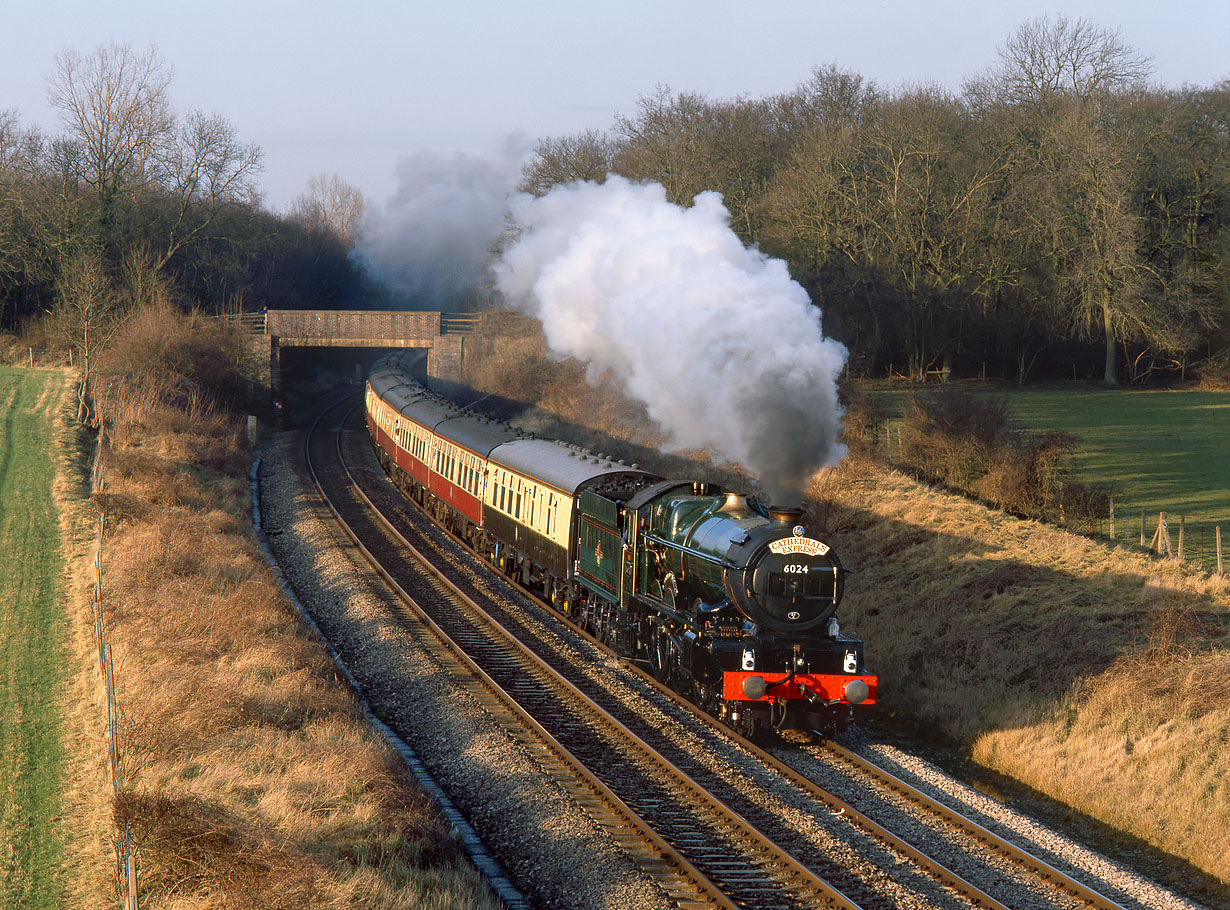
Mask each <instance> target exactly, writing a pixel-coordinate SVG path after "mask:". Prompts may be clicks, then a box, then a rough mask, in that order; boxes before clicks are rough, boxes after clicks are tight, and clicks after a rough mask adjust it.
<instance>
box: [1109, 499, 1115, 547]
mask: <svg viewBox="0 0 1230 910" xmlns="http://www.w3.org/2000/svg"><path fill="white" fill-rule="evenodd" d="M1110 539H1111V540H1114V539H1115V500H1114V499H1113V498H1112V499H1111V501H1110Z"/></svg>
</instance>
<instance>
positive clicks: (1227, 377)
mask: <svg viewBox="0 0 1230 910" xmlns="http://www.w3.org/2000/svg"><path fill="white" fill-rule="evenodd" d="M1200 387H1201V388H1202V389H1208V390H1209V391H1213V392H1225V391H1230V347H1225V348H1222V349H1221V350H1220V351H1218V352H1217V353H1216V354H1213V355H1211V356H1210V357H1209V358H1208V360H1206V361H1205V362H1204V363H1202V364H1201V365H1200Z"/></svg>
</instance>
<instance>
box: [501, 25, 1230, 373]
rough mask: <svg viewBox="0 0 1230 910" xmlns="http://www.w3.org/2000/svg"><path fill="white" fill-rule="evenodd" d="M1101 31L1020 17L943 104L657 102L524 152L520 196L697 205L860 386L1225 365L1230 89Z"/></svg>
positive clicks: (930, 99)
mask: <svg viewBox="0 0 1230 910" xmlns="http://www.w3.org/2000/svg"><path fill="white" fill-rule="evenodd" d="M1149 75H1150V66H1149V62H1148V60H1147V59H1145V58H1143V57H1142V56H1140V55H1139V54H1138V53H1136V52H1135V51H1134V50H1133V49H1132V48H1130V47H1128V46H1127V45H1125V44H1124V43H1123V42H1122V41H1121V40H1120V38H1119V36H1118V34H1117V33H1116V32H1112V31H1108V30H1105V29H1102V28H1099V27H1097V26H1095V25H1093V24H1091V23H1089V22H1087V21H1084V20H1077V21H1072V20H1068V19H1066V18H1063V17H1059V18H1056V19H1050V18H1045V19H1038V20H1033V21H1030V22H1027V23H1025V24H1023V25H1022V26H1021V27H1020V28H1019V29H1018V30H1017V31H1016V32H1015V33H1014V34H1013V35H1012V36H1011V37H1010V38H1009V39H1008V40H1007V41H1006V42H1005V43H1004V45H1003V46H1002V47H1001V48H1000V51H999V55H998V62H997V64H996V65H994V66H993V67H992V68H990V69H989V70H988V71H987V72H986V73H984V74H982V75H980V76H977V77H975V78H972V79H970V80H968V81H967V82H966V84H965V85H964V86H963V89H962V91H961V92H960V93H959V94H954V93H951V92H948V91H945V90H943V89H941V88H938V87H936V86H933V85H919V86H911V87H907V88H902V89H899V90H895V91H886V90H883V89H881V88H880V87H878V86H876V85H875V84H874V83H872V82H869V81H867V80H865V79H864V78H862V77H861V76H859V75H858V74H856V73H851V72H847V71H843V70H841V69H838V68H836V67H833V66H829V67H821V68H817V69H816V70H814V72H813V74H812V76H811V78H810V79H809V80H808V81H807V82H805V83H804V84H802V85H800V86H799V87H798V88H797V89H796V90H795V91H793V92H790V93H788V94H785V95H781V96H775V97H769V98H737V99H734V100H729V101H712V100H709V99H707V98H706V97H704V96H702V95H698V94H694V93H689V92H681V93H673V92H671V90H670V89H668V88H665V87H659V88H658V90H656V91H655V92H653V93H652V94H649V95H647V96H645V97H643V98H641V99H640V102H639V105H638V107H637V109H636V111H635V113H633V114H632V115H630V116H622V117H618V118H617V119H616V120H615V122H614V124H613V125H612V126H611V128H610V129H609V130H607V131H596V130H591V131H587V132H585V133H581V134H578V135H573V136H567V137H562V138H550V139H545V140H543V141H541V142H540V143H539V144H538V146H537V149H536V153H535V156H534V158H533V160H532V161H531V163H530V164H529V165H528V166H527V168H526V170H525V179H524V183H523V187H522V188H523V189H524V190H526V191H528V192H533V193H544V192H547V191H548V190H549V189H550V188H551V187H552V186H554V185H555V184H557V183H560V182H565V181H570V180H578V179H587V180H602V179H604V177H605V176H606V174H607V173H610V172H615V173H620V174H623V175H624V176H626V177H629V178H632V179H639V180H654V181H657V182H659V183H661V184H662V185H663V186H664V187H665V188H666V191H667V194H668V196H669V198H670V199H671V200H672V201H674V202H676V203H678V204H681V205H687V204H690V202H691V201H692V199H693V198H694V197H695V196H696V194H697V193H699V192H702V191H705V190H716V191H718V192H720V193H721V194H722V196H723V198H724V199H725V202H726V206H727V208H728V209H729V211H730V215H731V226H732V228H733V229H734V230H735V231H736V232H737V233H738V234H739V235H740V236H741V237H742V238H743V239H744V240H745V241H746V242H748V243H754V244H757V245H758V246H759V247H760V249H761V250H763V251H764V252H765V253H766V254H769V255H772V256H776V257H780V258H783V259H785V260H786V261H787V262H788V263H789V266H790V269H791V273H792V275H793V276H794V277H795V278H796V279H797V280H798V281H800V282H801V283H802V284H803V285H804V286H805V287H806V288H807V289H808V291H809V293H810V294H811V295H812V298H813V300H814V301H815V302H816V303H817V304H818V305H819V306H821V307H822V309H823V311H824V318H825V325H826V334H831V335H833V336H834V337H836V338H838V339H840V340H842V341H844V342H846V344H847V345H848V346H849V347H850V349H851V367H852V369H853V370H854V371H856V372H857V373H860V374H862V375H869V376H885V375H894V374H900V375H905V376H907V377H910V378H913V379H916V380H922V379H925V378H927V377H928V376H931V375H937V374H938V375H940V376H943V377H947V376H949V375H965V376H970V375H983V374H985V375H992V376H998V377H1003V378H1011V379H1015V380H1017V381H1020V382H1024V381H1025V380H1026V379H1028V378H1033V377H1038V376H1048V377H1066V378H1072V377H1073V375H1076V376H1077V377H1079V378H1098V379H1100V380H1102V381H1103V382H1106V383H1120V382H1125V381H1137V382H1141V381H1146V380H1148V379H1149V378H1151V377H1154V378H1156V377H1159V376H1163V375H1164V376H1171V377H1187V376H1188V375H1189V371H1190V370H1191V369H1192V368H1193V367H1203V368H1205V369H1208V370H1212V369H1214V368H1216V367H1217V366H1218V364H1220V366H1221V369H1222V370H1226V369H1227V367H1228V366H1230V363H1228V362H1227V361H1228V359H1230V358H1228V355H1227V346H1228V345H1227V335H1226V326H1227V315H1230V308H1228V296H1230V295H1228V291H1230V232H1228V231H1227V225H1228V224H1230V133H1228V130H1230V80H1225V81H1222V82H1220V83H1219V84H1217V85H1215V86H1212V87H1207V88H1201V87H1191V86H1186V87H1183V88H1178V89H1174V88H1159V87H1153V86H1150V85H1149V84H1148V82H1147V79H1148V77H1149Z"/></svg>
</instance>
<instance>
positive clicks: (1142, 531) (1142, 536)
mask: <svg viewBox="0 0 1230 910" xmlns="http://www.w3.org/2000/svg"><path fill="white" fill-rule="evenodd" d="M1140 548H1141V549H1142V550H1143V549H1144V548H1145V510H1144V509H1141V510H1140Z"/></svg>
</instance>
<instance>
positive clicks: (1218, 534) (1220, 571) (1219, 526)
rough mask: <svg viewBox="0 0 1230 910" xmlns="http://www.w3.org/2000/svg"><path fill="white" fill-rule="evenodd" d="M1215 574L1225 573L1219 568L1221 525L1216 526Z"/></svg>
mask: <svg viewBox="0 0 1230 910" xmlns="http://www.w3.org/2000/svg"><path fill="white" fill-rule="evenodd" d="M1217 574H1218V575H1224V574H1225V573H1224V572H1222V570H1221V525H1218V526H1217Z"/></svg>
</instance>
